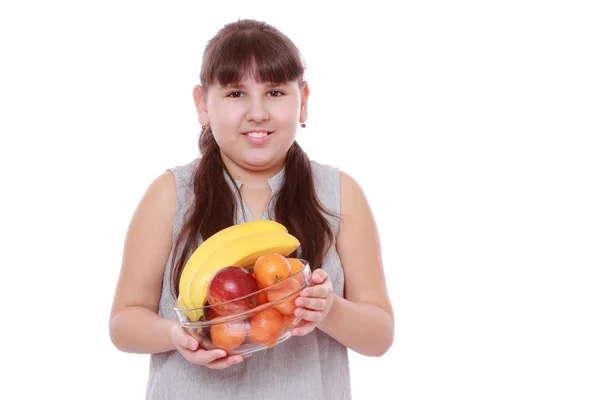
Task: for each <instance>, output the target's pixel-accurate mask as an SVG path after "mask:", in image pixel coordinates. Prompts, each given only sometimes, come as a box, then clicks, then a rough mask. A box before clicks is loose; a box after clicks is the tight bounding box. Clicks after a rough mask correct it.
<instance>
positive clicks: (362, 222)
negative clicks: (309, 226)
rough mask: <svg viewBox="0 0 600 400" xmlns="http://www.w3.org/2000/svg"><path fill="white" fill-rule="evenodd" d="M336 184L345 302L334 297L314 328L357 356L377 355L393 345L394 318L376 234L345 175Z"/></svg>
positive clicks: (372, 221) (359, 195)
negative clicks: (338, 198) (338, 185)
mask: <svg viewBox="0 0 600 400" xmlns="http://www.w3.org/2000/svg"><path fill="white" fill-rule="evenodd" d="M340 179H341V214H342V216H341V222H340V230H339V234H338V238H337V246H336V249H337V252H338V254H339V256H340V259H341V262H342V266H343V268H344V275H345V298H342V297H339V296H336V295H334V299H333V304H332V306H331V309H330V311H329V313H328V314H327V316H326V317H325V319H324V320H323V321H322V322H321V323H320V325H319V326H318V328H319V329H321V330H322V331H323V332H325V333H327V334H328V335H330V336H331V337H333V338H334V339H336V340H337V341H339V342H340V343H342V344H343V345H345V346H347V347H349V348H351V349H352V350H354V351H356V352H358V353H361V354H363V355H368V356H381V355H383V354H384V353H385V352H386V351H387V350H388V349H389V348H390V347H391V345H392V342H393V340H394V314H393V311H392V305H391V302H390V299H389V297H388V292H387V287H386V282H385V276H384V271H383V265H382V259H381V249H380V242H379V235H378V232H377V227H376V224H375V219H374V217H373V214H372V212H371V209H370V206H369V204H368V202H367V199H366V197H365V195H364V193H363V191H362V189H361V188H360V186H359V185H358V183H357V182H356V181H355V180H354V179H352V178H351V177H350V176H349V175H347V174H345V173H341V178H340Z"/></svg>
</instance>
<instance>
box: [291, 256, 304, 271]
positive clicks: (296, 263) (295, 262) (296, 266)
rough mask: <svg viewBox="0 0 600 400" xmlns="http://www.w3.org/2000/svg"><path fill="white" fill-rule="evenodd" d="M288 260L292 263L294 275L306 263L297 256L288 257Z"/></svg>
mask: <svg viewBox="0 0 600 400" xmlns="http://www.w3.org/2000/svg"><path fill="white" fill-rule="evenodd" d="M287 260H288V262H289V263H290V269H291V275H294V274H295V273H296V272H298V271H300V270H302V269H304V264H302V261H300V260H298V259H297V258H289V257H288V258H287Z"/></svg>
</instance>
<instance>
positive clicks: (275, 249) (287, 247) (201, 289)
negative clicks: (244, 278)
mask: <svg viewBox="0 0 600 400" xmlns="http://www.w3.org/2000/svg"><path fill="white" fill-rule="evenodd" d="M298 247H300V242H299V241H298V239H296V238H295V237H294V236H293V235H291V234H289V233H288V232H266V233H257V234H253V235H246V236H243V237H240V238H238V239H235V240H232V241H230V242H229V243H227V244H225V245H224V246H222V247H221V248H220V249H218V250H217V251H215V252H214V253H213V254H212V255H211V256H210V257H209V258H208V259H206V261H205V262H204V263H203V264H202V265H201V266H200V268H198V271H197V273H196V275H195V276H194V278H193V279H192V283H191V288H190V302H189V303H188V305H191V306H192V307H202V306H204V304H205V302H206V296H207V291H208V284H209V282H210V280H211V279H212V277H213V276H214V275H215V274H216V273H217V272H218V271H219V270H220V269H222V268H225V267H228V266H237V267H245V266H247V265H250V264H253V263H254V262H256V260H257V259H258V258H259V257H260V256H261V255H263V254H266V253H279V254H281V255H283V256H286V257H287V256H288V255H289V254H291V253H292V252H294V250H296V249H297V248H298ZM197 314H202V313H201V312H200V311H199V310H198V312H197ZM196 316H197V317H198V318H200V317H201V316H202V315H196Z"/></svg>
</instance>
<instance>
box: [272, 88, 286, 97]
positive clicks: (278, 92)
mask: <svg viewBox="0 0 600 400" xmlns="http://www.w3.org/2000/svg"><path fill="white" fill-rule="evenodd" d="M283 95H284V93H283V92H282V91H281V90H271V91H269V94H268V96H270V97H281V96H283Z"/></svg>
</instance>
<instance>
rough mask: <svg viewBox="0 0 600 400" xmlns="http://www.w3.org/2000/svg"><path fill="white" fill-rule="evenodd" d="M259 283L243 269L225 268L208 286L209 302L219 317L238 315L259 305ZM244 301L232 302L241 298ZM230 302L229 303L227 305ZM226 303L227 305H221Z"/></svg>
mask: <svg viewBox="0 0 600 400" xmlns="http://www.w3.org/2000/svg"><path fill="white" fill-rule="evenodd" d="M256 291H258V283H257V282H256V279H255V278H254V276H253V275H252V274H251V273H250V272H249V271H248V270H246V269H244V268H241V267H235V266H231V267H225V268H223V269H221V270H219V271H218V272H217V273H216V274H215V275H214V276H213V277H212V279H211V280H210V282H209V284H208V292H207V298H208V302H209V303H210V304H211V305H212V306H213V309H214V310H215V311H216V312H217V314H219V315H229V314H236V313H240V312H243V311H246V310H249V309H251V308H254V307H256V306H257V305H258V294H254V295H251V296H248V295H250V294H251V293H253V292H256ZM243 296H246V297H244V298H243V299H240V300H236V301H231V300H234V299H237V298H240V297H243ZM226 302H228V303H226ZM221 303H225V304H221Z"/></svg>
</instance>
